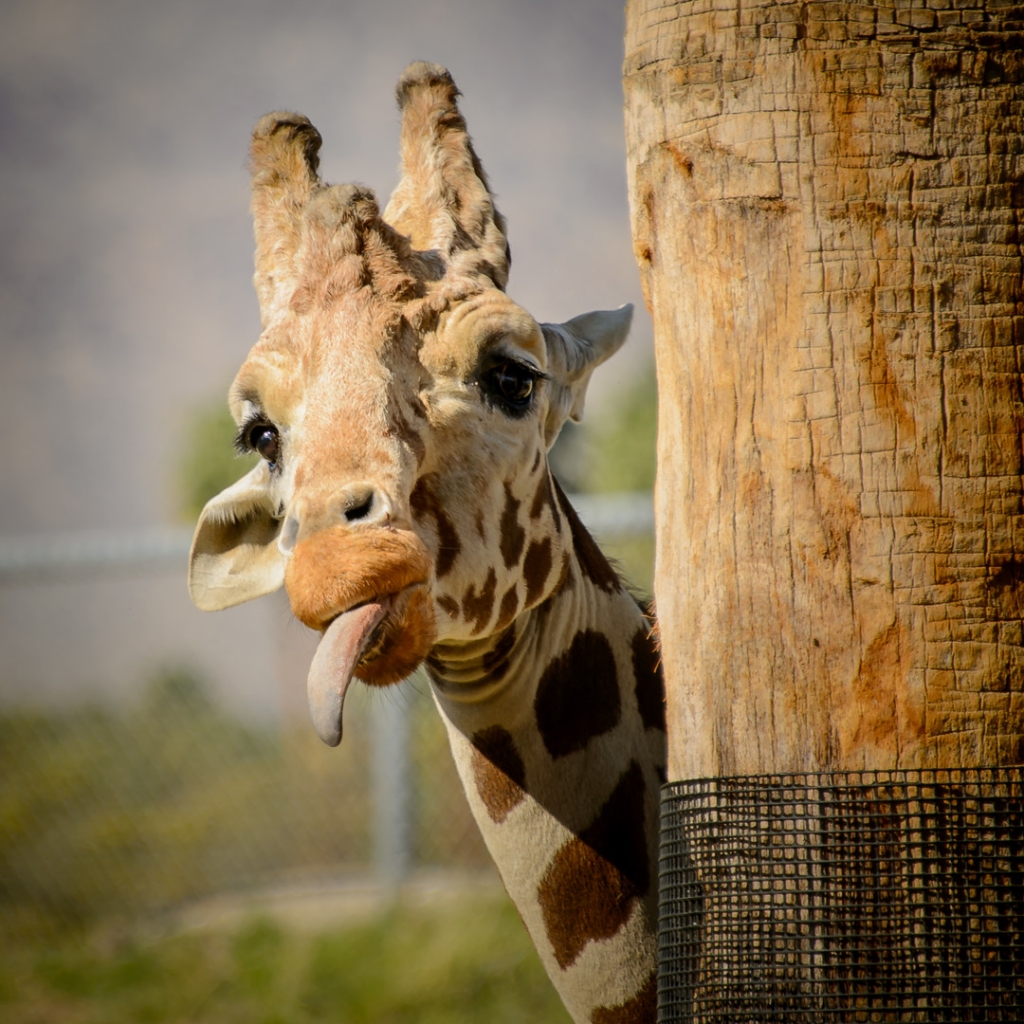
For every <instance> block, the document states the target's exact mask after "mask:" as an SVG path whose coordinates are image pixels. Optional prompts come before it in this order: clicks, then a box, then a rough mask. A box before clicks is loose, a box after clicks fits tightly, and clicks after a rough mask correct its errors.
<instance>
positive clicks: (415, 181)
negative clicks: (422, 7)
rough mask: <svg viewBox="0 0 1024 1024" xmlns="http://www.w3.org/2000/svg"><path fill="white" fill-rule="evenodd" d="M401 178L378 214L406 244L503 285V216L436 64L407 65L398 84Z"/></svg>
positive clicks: (506, 258) (452, 90)
mask: <svg viewBox="0 0 1024 1024" xmlns="http://www.w3.org/2000/svg"><path fill="white" fill-rule="evenodd" d="M397 96H398V106H399V109H400V110H401V112H402V180H401V181H400V182H399V183H398V186H397V187H396V189H395V191H394V192H393V193H392V195H391V200H390V202H389V203H388V206H387V209H386V210H385V211H384V220H385V221H386V222H387V223H388V224H390V225H391V226H392V227H393V228H395V230H397V231H398V232H400V233H401V234H403V235H407V236H408V237H409V239H410V240H411V242H412V246H413V248H414V249H421V250H426V249H436V250H438V251H439V252H440V253H441V255H442V256H443V257H444V258H445V260H446V261H447V263H448V265H449V269H450V270H451V271H454V272H456V273H466V274H473V275H484V276H486V277H487V278H488V279H489V280H490V281H491V282H492V283H493V284H494V285H495V286H496V287H498V288H501V289H504V287H505V284H506V282H507V281H508V269H509V262H510V259H511V257H510V255H509V249H508V241H507V239H506V236H505V219H504V218H503V217H502V216H501V214H500V213H498V211H497V210H496V209H495V207H494V197H493V196H492V195H491V190H490V187H489V185H488V184H487V175H486V174H484V169H483V167H482V166H481V164H480V161H479V159H478V158H477V155H476V152H475V151H474V149H473V144H472V143H471V142H470V140H469V134H468V132H467V131H466V122H465V120H464V118H463V117H462V113H461V112H460V111H459V106H458V103H457V102H456V101H457V98H458V96H459V90H458V89H457V88H456V87H455V82H453V81H452V76H451V75H450V74H449V73H448V71H447V70H446V69H445V68H443V67H441V66H440V65H439V64H426V63H424V62H422V61H421V62H419V63H416V64H410V65H409V66H408V67H407V68H406V69H405V71H403V72H402V77H401V78H400V79H399V82H398V90H397Z"/></svg>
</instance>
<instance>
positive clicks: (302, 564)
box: [285, 528, 436, 747]
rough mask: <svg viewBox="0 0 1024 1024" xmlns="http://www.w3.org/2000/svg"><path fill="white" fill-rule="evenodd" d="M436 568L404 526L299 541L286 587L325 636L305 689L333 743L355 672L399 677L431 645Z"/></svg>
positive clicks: (389, 679) (376, 680)
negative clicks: (432, 580)
mask: <svg viewBox="0 0 1024 1024" xmlns="http://www.w3.org/2000/svg"><path fill="white" fill-rule="evenodd" d="M431 565H432V563H431V558H430V554H429V553H428V551H427V549H426V547H425V546H424V545H423V542H422V541H420V539H419V538H418V537H417V536H416V535H415V534H413V533H411V532H410V531H405V530H394V529H371V530H358V531H352V530H346V529H344V528H335V529H327V530H322V531H320V532H318V533H316V534H314V535H313V536H311V537H309V538H307V539H306V540H303V541H300V542H299V543H298V544H297V545H296V546H295V549H294V552H293V554H292V557H291V558H290V559H289V563H288V567H287V569H286V572H285V585H286V586H287V588H288V594H289V597H290V599H291V603H292V612H293V614H294V615H295V616H296V618H298V619H301V620H302V621H303V622H304V623H305V624H306V625H307V626H310V627H311V628H313V629H319V630H321V631H322V633H323V637H322V638H321V640H320V645H319V647H318V648H317V651H316V654H315V655H314V657H313V661H312V663H311V665H310V669H309V676H308V679H307V683H306V689H307V695H308V697H309V710H310V715H311V717H312V719H313V724H314V726H315V727H316V731H317V734H318V735H319V737H320V738H321V739H322V740H323V741H324V743H326V744H328V746H332V747H334V746H337V745H338V744H339V743H340V742H341V734H342V724H341V719H342V712H343V708H344V703H345V694H346V693H347V692H348V688H349V685H350V684H351V682H352V678H353V677H358V678H359V679H360V680H362V681H363V682H365V683H368V684H370V685H375V686H387V685H390V684H392V683H397V682H400V681H401V680H402V679H404V678H405V677H406V676H407V675H409V673H410V672H412V671H413V669H415V668H416V666H417V665H419V663H420V662H421V661H422V660H423V659H424V658H425V657H426V656H427V654H428V653H429V651H430V648H431V647H432V646H433V643H434V639H435V636H436V630H435V624H434V613H433V602H432V600H431V597H430V589H429V580H430V578H431Z"/></svg>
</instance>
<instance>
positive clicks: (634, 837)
mask: <svg viewBox="0 0 1024 1024" xmlns="http://www.w3.org/2000/svg"><path fill="white" fill-rule="evenodd" d="M644 802H645V801H644V777H643V770H642V769H641V768H640V765H639V764H637V762H636V761H631V762H630V764H629V767H628V768H627V769H626V771H625V772H623V774H622V776H621V777H620V779H619V781H618V783H617V784H616V786H615V789H614V791H613V792H612V794H611V796H609V797H608V799H607V801H606V802H605V804H604V806H603V807H602V808H601V810H600V811H599V812H598V814H597V817H596V818H595V819H594V821H593V822H592V823H591V824H590V825H588V826H587V827H586V828H585V829H584V830H583V831H582V832H580V834H579V835H578V836H574V837H573V838H572V839H570V840H569V841H568V842H567V843H566V844H565V845H564V846H562V847H561V849H559V851H558V852H557V853H556V854H555V856H554V857H553V858H552V861H551V864H550V865H549V866H548V869H547V870H546V871H545V872H544V877H543V878H542V879H541V882H540V886H539V887H538V891H537V895H538V898H539V902H540V908H541V913H542V914H543V917H544V928H545V930H546V931H547V935H548V940H549V941H550V943H551V948H552V951H553V952H554V954H555V960H556V961H557V962H558V966H559V967H561V968H562V970H565V969H566V968H567V967H570V966H571V965H572V964H573V963H575V961H576V959H577V957H578V956H579V955H580V953H582V952H583V948H584V947H585V946H586V944H587V943H588V942H592V941H598V940H600V939H607V938H611V937H612V936H613V935H615V934H617V933H618V932H619V930H620V929H621V928H622V927H623V926H624V925H625V923H626V922H627V921H628V920H629V916H630V913H631V912H632V909H633V905H634V904H635V903H636V902H637V901H639V900H642V899H643V898H644V896H646V895H647V891H648V889H649V888H650V884H651V865H650V860H649V853H648V850H647V838H646V834H645V832H644Z"/></svg>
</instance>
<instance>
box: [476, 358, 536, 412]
mask: <svg viewBox="0 0 1024 1024" xmlns="http://www.w3.org/2000/svg"><path fill="white" fill-rule="evenodd" d="M536 383H537V376H536V374H535V373H534V372H533V371H532V370H531V369H529V368H528V367H526V366H523V365H522V364H521V363H499V364H498V365H497V366H495V367H494V368H493V369H492V370H490V371H489V372H488V373H487V376H486V377H485V378H484V385H485V387H486V389H487V391H488V392H489V393H490V394H491V396H492V397H493V398H495V399H497V401H498V402H500V403H501V404H502V405H503V406H504V407H505V409H506V411H507V412H510V413H512V414H513V415H514V414H516V413H523V412H526V410H527V409H528V408H529V407H530V402H531V400H532V399H533V392H534V387H535V385H536Z"/></svg>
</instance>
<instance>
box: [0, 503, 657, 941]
mask: <svg viewBox="0 0 1024 1024" xmlns="http://www.w3.org/2000/svg"><path fill="white" fill-rule="evenodd" d="M576 503H577V506H578V507H579V508H580V510H581V513H582V516H583V518H584V521H586V522H587V523H588V524H589V525H590V526H591V528H592V529H593V530H594V532H595V533H596V534H597V535H598V536H599V537H601V538H602V539H605V540H612V541H614V540H615V539H616V538H620V539H623V540H625V541H626V542H627V543H634V544H635V543H636V538H638V537H639V538H645V537H647V536H648V535H649V534H650V531H651V527H652V524H653V523H652V521H653V516H652V512H651V502H650V496H649V495H611V496H608V497H607V498H604V499H599V498H594V497H589V498H584V499H578V500H577V502H576ZM187 542H188V538H187V537H185V536H183V535H181V534H180V533H176V532H174V531H169V532H166V533H162V532H157V533H146V534H137V535H133V536H120V537H116V536H113V537H97V536H92V537H64V538H57V539H51V540H37V541H32V542H26V541H11V540H8V541H5V542H2V543H0V591H2V594H3V598H4V603H3V604H0V608H3V609H7V610H8V611H10V610H11V609H21V608H22V606H23V605H24V606H32V607H38V608H39V609H43V608H45V607H47V605H46V604H45V602H44V603H38V602H39V601H40V600H41V599H40V598H39V595H38V588H39V587H40V586H44V587H49V588H51V590H52V589H53V588H56V589H60V588H61V587H74V586H77V587H79V588H81V587H83V581H85V582H88V581H89V580H90V579H92V578H93V577H101V576H104V575H108V576H109V575H110V574H115V575H116V574H118V573H124V572H126V571H130V572H131V573H134V574H135V575H136V576H139V575H145V574H146V573H147V572H150V571H153V572H156V571H163V572H166V571H167V566H168V565H172V566H174V571H175V573H177V572H178V569H177V567H178V566H180V565H181V564H182V562H183V559H184V554H185V552H186V551H187ZM644 543H649V541H644ZM71 578H74V581H75V582H74V583H69V582H68V580H69V579H71ZM33 587H34V588H37V592H36V593H35V595H34V596H33V597H32V600H34V601H36V602H37V605H32V600H29V598H28V596H24V595H27V594H28V590H29V589H30V588H33ZM119 589H123V588H118V587H117V586H116V581H115V583H114V585H113V591H112V592H117V591H118V590H119ZM75 593H76V594H86V593H92V591H87V590H81V589H80V590H79V591H76V592H75ZM51 596H52V594H51ZM23 597H24V599H22V598H23ZM76 602H77V604H76ZM88 602H89V603H90V604H91V605H96V604H99V605H100V606H101V607H98V608H97V607H89V608H85V607H81V608H78V604H84V603H86V599H85V598H82V597H80V596H79V597H71V598H68V600H67V602H66V604H67V606H68V607H69V608H70V611H66V612H65V614H66V615H71V616H74V615H75V614H76V609H77V611H80V612H81V614H82V615H84V614H85V613H86V612H88V613H89V614H90V615H91V616H92V619H90V622H91V623H92V624H91V625H90V627H89V629H90V631H92V632H93V633H95V632H102V631H103V629H105V628H108V627H109V631H110V636H112V637H115V638H116V637H117V636H118V630H119V629H121V630H122V631H123V630H124V628H125V627H124V625H123V620H124V617H125V616H124V612H123V610H121V611H120V612H118V610H117V609H115V608H114V607H111V608H109V609H108V610H106V611H109V615H110V616H111V617H117V616H119V617H120V622H121V624H120V625H119V622H111V623H109V624H107V625H104V618H103V617H104V613H105V609H104V607H102V605H103V600H102V598H96V597H95V595H94V596H93V597H91V598H88ZM132 611H133V615H135V616H142V619H140V618H138V617H136V618H133V619H132V620H131V621H132V623H134V625H133V626H132V627H131V628H133V629H134V630H135V631H136V632H140V633H141V632H144V627H143V625H140V623H142V622H143V620H144V618H145V616H146V615H147V614H149V615H151V616H152V617H157V618H159V616H160V614H161V613H160V609H159V608H157V607H154V608H152V609H146V608H142V609H138V608H134V609H133V610H132ZM25 614H28V613H25ZM35 614H36V617H39V615H41V614H43V613H42V612H41V611H40V612H37V613H35ZM282 615H283V612H282ZM26 621H27V620H26ZM160 625H161V623H159V622H158V623H157V624H156V625H155V626H154V628H158V627H159V626H160ZM12 628H15V631H17V629H19V628H20V629H22V630H23V631H24V630H26V629H28V626H27V625H24V623H23V624H22V625H21V626H16V627H12ZM50 631H52V632H50ZM264 632H265V630H264ZM60 633H61V624H60V623H59V622H57V621H54V622H46V623H43V624H42V625H41V626H40V635H41V636H42V637H43V640H42V641H37V640H34V641H33V643H35V645H36V646H37V647H39V646H42V647H48V646H49V645H50V644H56V645H59V644H60V643H61V638H60ZM13 635H14V634H13V633H11V632H8V633H7V634H6V636H7V637H8V643H10V644H11V646H14V644H13V641H11V639H10V638H11V636H13ZM257 639H265V637H254V641H255V640H257ZM171 641H172V642H173V637H172V638H171ZM106 642H108V643H109V642H116V641H110V640H108V641H106ZM285 646H286V647H287V644H285ZM300 648H301V649H300V650H298V652H297V653H296V652H295V651H292V653H291V654H290V655H289V657H290V659H291V662H292V663H293V664H292V665H291V668H290V669H289V671H291V672H292V674H293V675H294V674H296V673H298V674H300V675H302V674H304V671H305V667H306V665H308V656H309V649H308V646H307V647H301V645H300ZM52 653H53V652H52V651H47V650H41V651H40V652H39V656H40V658H43V656H44V655H52ZM222 653H224V652H222ZM250 653H251V652H250ZM65 654H66V657H70V658H74V657H75V654H74V652H73V651H68V652H65ZM0 655H2V659H0V780H2V781H0V927H2V928H3V930H4V931H5V932H6V933H7V935H8V937H10V936H15V935H17V934H20V933H24V934H29V933H31V934H40V933H42V934H45V933H46V932H48V931H56V930H67V929H69V928H84V927H91V926H94V925H96V924H98V923H106V922H115V921H132V920H137V919H139V918H140V917H142V916H145V915H152V914H156V913H159V912H162V911H166V910H168V909H170V908H174V907H179V906H181V905H183V904H185V903H187V902H188V901H190V900H195V899H198V898H201V897H204V896H208V895H210V894H213V893H223V892H225V891H229V890H239V889H251V888H252V887H257V886H261V885H267V884H270V883H274V884H281V883H282V882H284V883H287V882H288V881H289V880H291V881H295V882H300V881H301V880H303V879H310V878H311V877H314V876H324V875H328V874H331V875H337V874H339V873H344V872H346V871H350V870H351V871H353V872H357V871H358V872H362V873H363V874H366V873H367V872H372V873H373V874H375V875H376V876H377V877H378V878H381V879H383V880H385V881H396V880H399V879H400V878H401V877H403V876H404V875H405V873H407V872H408V871H410V870H411V869H413V868H417V867H423V866H438V867H448V868H457V869H467V870H480V869H482V868H485V867H487V866H488V864H489V859H488V857H487V854H486V851H485V849H484V847H483V844H482V842H481V840H480V838H479V835H478V832H477V829H476V825H475V823H474V822H473V820H472V818H471V816H470V813H469V809H468V806H467V804H466V801H465V797H464V796H463V793H462V789H461V785H460V783H459V781H458V778H457V776H456V773H455V769H454V766H453V764H452V760H451V756H450V753H449V751H448V742H447V737H446V736H445V734H444V729H443V726H442V724H441V721H440V719H439V717H438V715H437V712H436V710H435V709H434V707H433V701H432V699H431V698H430V693H429V686H428V684H427V683H426V681H425V679H422V678H419V677H417V676H414V677H413V678H412V679H410V680H407V681H406V682H405V683H404V684H402V685H401V686H400V687H391V688H388V689H386V690H370V689H368V688H366V687H361V686H360V687H353V688H352V690H351V691H350V693H349V697H348V701H347V704H346V708H345V738H344V740H343V742H342V746H341V748H340V749H338V750H331V749H329V748H327V747H325V746H323V745H322V744H321V743H320V741H319V740H318V739H317V737H316V735H315V733H314V732H313V729H312V727H311V726H310V725H309V723H308V721H307V720H306V719H305V718H304V716H303V715H300V714H296V713H294V711H295V708H294V704H293V705H291V706H289V707H286V708H284V709H283V710H282V709H281V708H279V709H278V713H276V714H273V715H270V716H266V715H264V716H262V717H261V716H258V715H257V716H250V715H245V714H239V713H238V711H237V709H236V708H232V707H231V706H230V702H228V703H227V704H226V703H225V702H224V701H222V700H220V699H219V698H218V693H217V687H216V686H215V685H213V683H215V680H214V681H211V680H207V679H204V678H202V676H201V674H200V673H197V672H195V671H191V670H188V669H182V668H171V669H163V670H159V671H153V672H152V673H151V674H150V676H149V678H147V679H145V680H144V681H141V682H138V683H137V684H136V685H134V686H133V687H132V688H131V692H130V693H129V694H127V695H126V696H125V695H122V696H120V697H117V698H116V699H111V698H110V696H109V694H107V693H105V691H104V690H103V689H102V687H97V688H96V690H95V692H89V688H88V686H86V687H85V688H84V692H83V684H81V683H76V684H75V687H74V690H73V692H72V690H71V689H68V690H61V689H60V688H59V687H57V688H51V689H47V691H46V699H35V697H36V696H38V695H37V694H35V693H34V689H38V690H39V691H40V694H41V693H42V690H43V689H44V687H42V686H35V685H34V684H32V683H31V681H30V682H28V683H22V684H21V685H20V686H19V684H18V679H19V678H21V679H29V680H31V678H33V677H31V676H29V675H26V673H25V672H24V671H19V670H18V669H17V666H16V665H15V661H16V659H15V658H14V657H13V655H12V656H11V658H10V659H9V658H8V652H6V651H4V652H0ZM225 656H227V657H230V652H227V654H226V655H225ZM80 657H85V655H82V656H80ZM43 660H44V663H45V664H47V665H52V666H58V668H50V669H48V671H49V672H51V673H52V672H54V671H59V670H60V669H59V666H60V665H61V662H60V661H59V660H56V661H53V660H51V661H45V658H44V659H43ZM285 660H286V661H287V660H288V659H287V658H286V659H285ZM75 668H76V670H79V671H77V675H76V679H77V678H79V677H80V678H82V679H86V678H88V677H89V676H90V675H91V674H92V671H93V670H92V669H90V668H89V667H88V666H81V665H76V666H75ZM65 671H68V670H66V669H65ZM274 671H278V672H279V671H283V670H282V669H281V668H280V666H278V668H277V669H275V670H274ZM96 672H97V673H98V672H99V669H96ZM271 674H273V673H271ZM292 691H295V692H297V688H296V687H292ZM292 691H289V692H292ZM293 698H294V693H292V697H290V698H289V700H292V699H293ZM286 703H287V702H286Z"/></svg>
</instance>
